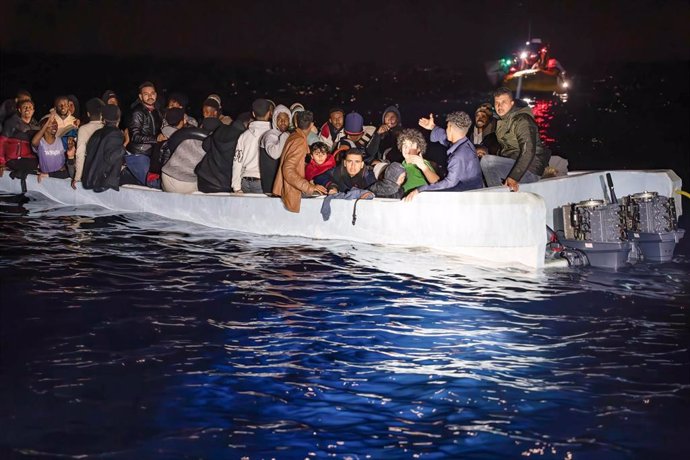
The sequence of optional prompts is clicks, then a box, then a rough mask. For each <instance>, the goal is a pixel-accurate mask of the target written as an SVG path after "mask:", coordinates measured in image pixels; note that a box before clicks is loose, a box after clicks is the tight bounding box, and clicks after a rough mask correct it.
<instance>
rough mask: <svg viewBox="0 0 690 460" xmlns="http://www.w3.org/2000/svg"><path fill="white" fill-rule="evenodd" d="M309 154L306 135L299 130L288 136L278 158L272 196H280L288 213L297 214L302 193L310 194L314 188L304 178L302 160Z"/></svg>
mask: <svg viewBox="0 0 690 460" xmlns="http://www.w3.org/2000/svg"><path fill="white" fill-rule="evenodd" d="M307 153H309V144H307V135H306V134H305V133H304V131H302V130H301V129H298V130H296V131H295V132H294V133H292V134H290V137H288V138H287V141H286V142H285V147H284V148H283V153H282V154H281V156H280V167H279V168H278V174H277V175H276V180H275V182H274V183H273V194H274V195H280V198H281V199H282V200H283V203H284V204H285V208H287V210H288V211H292V212H299V207H300V203H301V201H302V193H307V194H312V193H314V190H315V188H316V186H315V185H314V184H312V183H311V182H309V181H308V180H306V179H305V178H304V169H305V166H306V165H305V163H304V160H305V158H306V157H307Z"/></svg>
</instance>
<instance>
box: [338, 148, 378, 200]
mask: <svg viewBox="0 0 690 460" xmlns="http://www.w3.org/2000/svg"><path fill="white" fill-rule="evenodd" d="M375 182H376V177H375V176H374V172H373V171H372V170H371V168H370V167H369V166H367V165H366V164H364V151H363V150H360V149H350V150H348V151H346V152H345V155H344V160H343V162H342V163H341V164H340V166H337V167H336V168H335V170H334V171H333V182H331V183H330V184H329V185H328V193H329V194H332V193H338V192H349V191H350V190H352V189H353V188H359V189H362V190H364V189H367V188H369V187H370V186H372V185H374V183H375Z"/></svg>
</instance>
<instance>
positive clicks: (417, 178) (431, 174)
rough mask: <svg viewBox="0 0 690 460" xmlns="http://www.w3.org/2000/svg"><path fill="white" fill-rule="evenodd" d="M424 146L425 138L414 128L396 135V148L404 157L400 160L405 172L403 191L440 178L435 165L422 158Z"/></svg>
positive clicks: (406, 191)
mask: <svg viewBox="0 0 690 460" xmlns="http://www.w3.org/2000/svg"><path fill="white" fill-rule="evenodd" d="M426 147H427V144H426V139H424V136H423V135H422V133H421V132H419V131H418V130H416V129H411V128H408V129H404V130H403V131H402V132H401V133H400V135H399V136H398V150H400V151H401V152H402V156H403V158H404V159H405V160H404V161H403V162H402V166H403V167H404V168H405V173H406V180H405V183H404V184H403V191H404V192H405V193H408V192H409V191H410V190H414V189H416V188H419V187H421V186H422V185H428V184H435V183H436V182H438V181H439V180H440V179H441V178H440V177H439V175H438V174H437V173H436V167H435V165H434V164H432V163H431V162H430V161H429V160H427V159H425V158H424V153H425V152H426Z"/></svg>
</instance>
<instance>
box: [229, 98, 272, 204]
mask: <svg viewBox="0 0 690 460" xmlns="http://www.w3.org/2000/svg"><path fill="white" fill-rule="evenodd" d="M272 115H273V114H272V113H271V105H270V103H269V102H268V101H267V100H266V99H256V100H255V101H254V102H253V103H252V117H253V118H254V121H252V122H251V123H249V128H247V130H246V131H245V132H243V133H242V135H241V136H240V138H239V140H238V141H237V147H236V148H235V161H234V162H233V165H232V191H233V192H235V193H263V190H262V189H261V177H260V176H261V170H260V168H259V142H260V141H261V138H262V137H263V135H264V133H265V132H266V131H268V130H269V129H271V122H270V121H269V120H270V119H271V117H272Z"/></svg>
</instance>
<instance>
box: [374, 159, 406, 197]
mask: <svg viewBox="0 0 690 460" xmlns="http://www.w3.org/2000/svg"><path fill="white" fill-rule="evenodd" d="M406 177H407V174H406V173H405V168H404V167H403V165H401V164H400V163H397V162H396V163H391V164H389V165H388V166H386V169H384V170H383V177H382V178H381V179H379V180H377V181H376V183H375V184H374V185H372V186H371V187H369V191H370V192H373V193H374V195H375V196H376V198H395V199H397V200H399V199H401V198H402V197H403V195H404V194H405V192H404V191H403V188H402V184H403V183H405V178H406Z"/></svg>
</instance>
